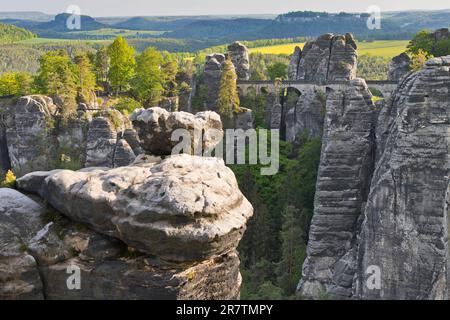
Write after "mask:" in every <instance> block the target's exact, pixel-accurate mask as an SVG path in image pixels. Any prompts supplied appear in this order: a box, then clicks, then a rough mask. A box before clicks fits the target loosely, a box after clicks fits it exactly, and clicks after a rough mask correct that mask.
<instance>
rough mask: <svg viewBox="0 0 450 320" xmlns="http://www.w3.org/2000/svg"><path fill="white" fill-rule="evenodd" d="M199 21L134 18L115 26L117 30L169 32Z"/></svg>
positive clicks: (189, 19)
mask: <svg viewBox="0 0 450 320" xmlns="http://www.w3.org/2000/svg"><path fill="white" fill-rule="evenodd" d="M196 20H197V19H193V18H180V19H177V18H170V17H134V18H130V19H127V20H125V21H122V22H119V23H116V24H114V25H113V27H115V28H120V29H130V30H156V31H169V30H174V29H179V28H182V27H185V26H187V25H189V24H191V23H192V22H194V21H196Z"/></svg>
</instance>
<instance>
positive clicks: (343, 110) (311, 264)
mask: <svg viewBox="0 0 450 320" xmlns="http://www.w3.org/2000/svg"><path fill="white" fill-rule="evenodd" d="M371 97H372V96H371V94H370V91H369V90H368V88H367V85H366V83H365V81H364V80H362V79H354V80H351V81H350V83H349V86H348V87H347V88H346V89H345V90H344V91H337V92H330V93H329V94H328V97H327V110H326V116H325V125H324V134H323V140H322V153H321V159H320V167H319V171H318V176H317V185H316V194H315V200H314V216H313V219H312V221H311V227H310V233H309V242H308V247H307V254H308V256H307V258H306V260H305V263H304V265H303V277H302V281H301V283H300V284H299V290H300V292H301V293H302V294H303V295H305V296H307V297H311V296H317V295H318V293H319V292H321V291H322V290H326V292H328V293H330V294H334V295H337V296H349V295H351V285H352V276H347V275H346V273H347V269H346V265H345V263H340V259H341V258H343V257H345V258H347V255H348V254H351V251H350V250H351V249H352V247H353V245H354V241H355V238H356V233H357V226H358V218H359V217H360V216H361V210H362V204H363V203H364V202H365V201H366V198H367V192H368V190H367V186H368V184H369V182H370V176H371V170H372V167H373V163H372V161H373V160H372V159H373V148H372V143H373V141H372V136H373V128H374V120H375V114H376V109H375V106H374V104H373V102H372V100H371ZM349 290H350V292H348V291H349Z"/></svg>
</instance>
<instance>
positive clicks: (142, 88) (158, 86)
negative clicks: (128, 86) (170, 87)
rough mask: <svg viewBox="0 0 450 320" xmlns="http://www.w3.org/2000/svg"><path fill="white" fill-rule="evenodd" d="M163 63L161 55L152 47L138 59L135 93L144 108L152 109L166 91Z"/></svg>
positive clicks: (134, 81) (134, 82)
mask: <svg viewBox="0 0 450 320" xmlns="http://www.w3.org/2000/svg"><path fill="white" fill-rule="evenodd" d="M161 63H162V56H161V54H160V53H159V52H158V51H157V50H156V49H155V48H152V47H149V48H147V49H145V50H144V52H142V54H141V55H140V56H138V58H137V68H136V76H135V78H134V79H133V92H134V95H135V97H136V98H137V100H138V101H139V102H141V103H142V104H143V105H144V107H152V106H154V104H156V103H158V102H159V101H160V99H161V94H162V92H163V90H164V88H163V85H162V82H163V79H162V74H161Z"/></svg>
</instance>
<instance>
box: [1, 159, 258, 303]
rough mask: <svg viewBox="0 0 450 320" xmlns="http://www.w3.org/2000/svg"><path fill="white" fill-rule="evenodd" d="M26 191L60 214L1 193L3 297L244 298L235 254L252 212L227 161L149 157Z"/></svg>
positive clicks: (34, 184)
mask: <svg viewBox="0 0 450 320" xmlns="http://www.w3.org/2000/svg"><path fill="white" fill-rule="evenodd" d="M18 186H19V188H20V189H21V190H23V191H25V192H31V193H35V194H38V195H40V197H41V198H42V200H45V203H48V204H50V205H52V207H45V206H44V204H43V201H42V203H41V202H36V201H34V200H32V199H30V198H28V197H27V196H25V195H23V194H21V193H19V192H18V191H15V190H12V189H0V271H1V273H0V274H1V276H0V299H44V298H45V299H237V298H239V289H240V284H241V276H240V273H239V258H238V255H237V252H236V247H237V245H238V242H239V240H240V239H241V237H242V234H243V232H244V230H245V226H246V222H247V220H248V219H249V218H250V216H251V215H252V211H253V209H252V207H251V205H250V203H249V202H248V201H247V200H246V199H245V197H244V196H243V195H242V193H241V192H240V191H239V189H238V186H237V182H236V179H235V177H234V174H233V173H232V171H231V170H230V169H228V168H227V167H226V166H225V165H224V163H223V161H222V160H220V159H218V158H205V157H194V156H190V155H186V154H184V155H178V156H172V157H168V158H166V159H165V160H161V159H160V158H156V157H148V156H141V157H139V159H137V161H136V163H135V164H132V165H130V166H126V167H121V168H115V169H108V168H86V169H82V170H80V171H70V170H54V171H48V172H44V171H41V172H33V173H29V174H27V175H25V176H23V177H22V178H20V179H19V180H18ZM39 201H41V200H39ZM54 208H55V209H56V210H58V211H55V210H54ZM59 212H61V213H62V214H63V215H61V214H60V213H59ZM73 268H77V269H79V270H80V272H81V274H80V275H81V288H80V289H79V290H69V288H68V287H67V279H68V276H69V275H70V271H69V274H68V270H73Z"/></svg>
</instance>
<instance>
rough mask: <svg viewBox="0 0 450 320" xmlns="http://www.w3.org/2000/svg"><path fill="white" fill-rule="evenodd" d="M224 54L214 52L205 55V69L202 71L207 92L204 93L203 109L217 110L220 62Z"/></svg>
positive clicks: (220, 71)
mask: <svg viewBox="0 0 450 320" xmlns="http://www.w3.org/2000/svg"><path fill="white" fill-rule="evenodd" d="M224 61H225V55H224V54H220V53H215V54H211V55H207V56H206V61H205V70H204V72H203V81H202V83H201V84H203V85H204V86H205V87H206V90H207V92H208V94H207V95H206V101H204V104H205V110H213V111H217V98H218V97H219V88H220V78H221V76H222V64H223V62H224Z"/></svg>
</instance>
